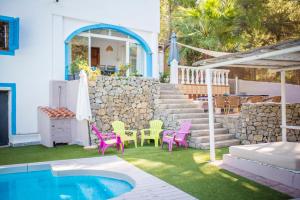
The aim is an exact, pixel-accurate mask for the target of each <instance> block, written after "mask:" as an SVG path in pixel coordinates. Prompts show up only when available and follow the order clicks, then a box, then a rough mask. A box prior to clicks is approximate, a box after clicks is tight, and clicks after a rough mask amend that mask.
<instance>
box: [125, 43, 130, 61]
mask: <svg viewBox="0 0 300 200" xmlns="http://www.w3.org/2000/svg"><path fill="white" fill-rule="evenodd" d="M129 46H130V45H129V42H128V41H126V54H125V56H126V57H125V64H126V65H129V51H130V49H129Z"/></svg>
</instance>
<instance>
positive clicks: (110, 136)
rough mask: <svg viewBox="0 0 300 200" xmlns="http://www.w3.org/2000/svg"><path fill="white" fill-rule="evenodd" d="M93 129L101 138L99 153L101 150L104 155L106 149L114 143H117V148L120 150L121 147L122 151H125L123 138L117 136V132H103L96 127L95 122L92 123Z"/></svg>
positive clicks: (99, 138)
mask: <svg viewBox="0 0 300 200" xmlns="http://www.w3.org/2000/svg"><path fill="white" fill-rule="evenodd" d="M92 131H93V132H94V133H95V135H96V136H97V138H98V140H99V148H98V152H99V153H100V151H102V155H104V153H105V150H106V149H107V148H108V147H111V146H114V145H116V147H117V150H119V149H120V147H121V148H122V153H124V145H123V143H122V141H121V138H120V137H119V136H117V135H116V134H115V133H113V132H111V133H107V134H103V133H101V132H100V131H99V130H98V128H97V127H96V125H95V124H93V125H92Z"/></svg>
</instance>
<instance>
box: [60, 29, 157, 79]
mask: <svg viewBox="0 0 300 200" xmlns="http://www.w3.org/2000/svg"><path fill="white" fill-rule="evenodd" d="M101 29H102V30H104V29H108V30H113V31H117V32H120V33H122V34H125V35H128V36H130V37H131V38H132V39H134V40H136V41H137V42H138V43H139V45H141V47H142V48H143V49H144V51H145V54H146V69H147V71H146V73H147V75H146V76H147V77H152V51H151V49H150V47H149V45H148V44H147V42H146V41H145V40H144V39H143V38H142V37H141V36H139V35H138V34H136V33H134V32H133V31H131V30H129V29H127V28H125V27H121V26H116V25H111V24H95V25H89V26H85V27H82V28H79V29H77V30H75V31H74V32H72V33H71V34H70V35H69V36H68V37H67V39H66V40H65V80H68V75H69V67H70V63H69V55H70V48H69V43H70V42H71V40H72V39H73V38H74V37H75V36H77V35H78V34H80V33H82V32H85V31H89V30H101Z"/></svg>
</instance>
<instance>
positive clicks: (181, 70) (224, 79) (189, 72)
mask: <svg viewBox="0 0 300 200" xmlns="http://www.w3.org/2000/svg"><path fill="white" fill-rule="evenodd" d="M171 67H172V66H171ZM171 73H172V72H171ZM177 73H178V76H177V77H178V82H177V83H181V84H206V77H205V70H204V69H201V68H199V67H190V66H180V65H179V66H178V72H177ZM228 74H229V70H226V69H213V70H212V83H213V85H226V86H227V85H228ZM171 76H172V74H171Z"/></svg>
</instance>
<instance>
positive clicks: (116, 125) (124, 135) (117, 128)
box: [112, 121, 137, 148]
mask: <svg viewBox="0 0 300 200" xmlns="http://www.w3.org/2000/svg"><path fill="white" fill-rule="evenodd" d="M112 127H113V129H114V130H113V132H114V133H115V134H117V135H119V136H120V138H121V141H122V142H123V144H124V143H125V142H126V141H134V145H135V148H137V137H136V133H137V131H136V130H126V129H125V124H124V122H121V121H114V122H113V123H112Z"/></svg>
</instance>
